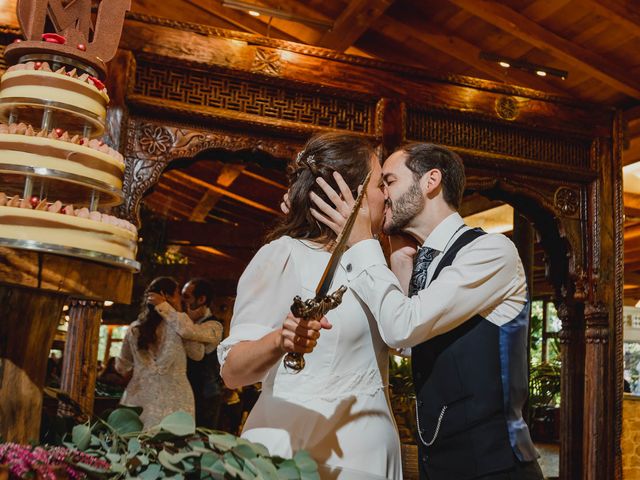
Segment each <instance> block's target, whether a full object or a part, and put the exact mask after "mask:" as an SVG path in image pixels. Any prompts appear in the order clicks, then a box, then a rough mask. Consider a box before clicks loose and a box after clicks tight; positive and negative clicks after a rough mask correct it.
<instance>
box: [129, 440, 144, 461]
mask: <svg viewBox="0 0 640 480" xmlns="http://www.w3.org/2000/svg"><path fill="white" fill-rule="evenodd" d="M140 448H141V446H140V440H138V439H137V438H130V439H129V442H128V443H127V450H128V451H129V455H128V456H129V458H131V457H133V456H135V455H136V454H137V453H138V452H139V451H140Z"/></svg>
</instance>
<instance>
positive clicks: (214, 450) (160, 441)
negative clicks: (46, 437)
mask: <svg viewBox="0 0 640 480" xmlns="http://www.w3.org/2000/svg"><path fill="white" fill-rule="evenodd" d="M67 445H68V446H72V447H75V448H78V449H80V450H83V451H84V452H85V453H88V454H91V455H94V456H96V457H98V458H102V459H105V460H108V461H109V463H110V465H111V467H110V470H109V472H108V474H107V475H106V477H107V478H126V479H129V478H140V479H142V480H157V479H163V478H173V479H176V480H179V479H183V478H185V477H188V478H193V479H216V480H218V479H240V480H253V479H261V480H284V479H286V480H319V478H320V477H319V475H318V467H317V464H316V462H315V461H314V460H313V459H312V458H311V457H310V456H309V454H308V453H307V452H298V453H297V454H296V455H295V456H294V458H293V459H283V458H280V457H272V456H270V455H269V452H268V450H267V449H266V448H265V447H264V446H263V445H260V444H256V443H251V442H249V441H247V440H245V439H243V438H238V437H236V436H234V435H231V434H229V433H226V432H219V431H214V430H206V429H196V426H195V422H194V420H193V418H192V417H191V415H189V414H187V413H185V412H176V413H173V414H171V415H169V416H167V417H166V418H164V419H163V420H162V421H161V422H160V423H159V424H158V425H157V426H156V427H154V428H152V429H150V430H148V431H142V422H141V421H140V418H139V411H136V409H131V408H126V407H124V408H118V409H117V410H114V411H113V412H111V413H110V414H109V416H108V418H107V420H106V421H105V420H102V419H97V421H96V422H95V423H93V424H91V423H89V422H87V423H85V424H82V425H77V426H76V427H74V429H73V431H72V434H71V443H70V444H67ZM87 473H88V474H89V475H90V476H94V477H95V476H102V477H105V475H104V474H101V475H99V472H97V471H95V472H92V471H90V470H87Z"/></svg>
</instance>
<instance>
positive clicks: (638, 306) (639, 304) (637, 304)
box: [636, 300, 640, 308]
mask: <svg viewBox="0 0 640 480" xmlns="http://www.w3.org/2000/svg"><path fill="white" fill-rule="evenodd" d="M636 308H640V300H638V302H637V303H636Z"/></svg>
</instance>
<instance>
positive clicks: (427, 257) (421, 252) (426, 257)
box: [416, 247, 437, 263]
mask: <svg viewBox="0 0 640 480" xmlns="http://www.w3.org/2000/svg"><path fill="white" fill-rule="evenodd" d="M436 252H437V250H436V249H435V248H431V247H420V248H419V249H418V254H417V255H416V263H421V262H425V261H431V260H433V257H434V256H435V254H436Z"/></svg>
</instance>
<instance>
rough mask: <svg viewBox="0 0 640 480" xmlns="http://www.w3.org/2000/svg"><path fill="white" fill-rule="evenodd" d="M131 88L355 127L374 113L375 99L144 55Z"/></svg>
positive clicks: (366, 127) (364, 126) (362, 127)
mask: <svg viewBox="0 0 640 480" xmlns="http://www.w3.org/2000/svg"><path fill="white" fill-rule="evenodd" d="M133 93H135V94H138V95H143V96H146V97H150V98H153V99H162V100H169V101H173V102H180V103H184V104H187V105H197V106H201V107H211V108H216V109H223V110H230V111H233V112H241V113H246V114H251V115H257V116H260V117H267V118H271V119H278V120H286V121H290V122H296V123H301V124H305V125H316V126H319V127H328V128H336V129H341V130H349V131H352V132H358V133H371V132H372V129H373V120H374V113H375V102H374V101H373V100H371V101H367V100H358V99H353V98H341V97H338V96H330V95H323V94H319V93H317V92H314V93H309V92H306V91H304V90H301V89H300V90H296V89H294V88H291V87H287V88H283V87H279V86H272V85H268V84H266V83H258V82H253V81H247V80H244V79H240V78H234V77H230V76H225V75H221V74H218V73H207V72H199V71H194V70H186V69H180V68H176V67H173V66H172V67H166V66H162V65H156V64H152V63H147V62H144V61H141V62H139V63H138V65H137V68H136V81H135V86H134V90H133Z"/></svg>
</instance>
